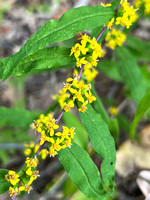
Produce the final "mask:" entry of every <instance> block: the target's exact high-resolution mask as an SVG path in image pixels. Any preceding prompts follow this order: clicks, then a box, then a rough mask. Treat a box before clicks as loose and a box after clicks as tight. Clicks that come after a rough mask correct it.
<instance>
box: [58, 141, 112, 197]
mask: <svg viewBox="0 0 150 200" xmlns="http://www.w3.org/2000/svg"><path fill="white" fill-rule="evenodd" d="M58 157H59V159H60V161H61V163H62V164H63V166H64V168H65V170H66V171H67V173H68V174H69V176H70V177H71V178H72V180H73V182H74V183H75V184H76V185H77V187H78V188H79V189H80V190H81V192H83V193H84V194H85V195H86V196H87V197H89V198H91V199H93V200H99V199H101V200H103V199H106V197H108V195H110V194H108V193H107V194H106V192H105V189H104V188H103V184H102V181H101V179H100V174H99V171H98V169H97V167H96V165H95V164H94V163H93V161H92V160H91V158H90V157H89V155H88V153H87V152H86V151H85V150H84V149H82V148H81V147H80V146H78V145H77V144H76V143H74V142H73V144H72V146H71V148H66V149H63V150H61V151H60V152H59V153H58Z"/></svg>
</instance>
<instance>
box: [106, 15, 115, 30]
mask: <svg viewBox="0 0 150 200" xmlns="http://www.w3.org/2000/svg"><path fill="white" fill-rule="evenodd" d="M114 20H115V18H114V17H113V18H112V19H111V20H110V21H109V22H108V23H106V26H107V27H108V28H109V29H111V27H112V25H113V23H114Z"/></svg>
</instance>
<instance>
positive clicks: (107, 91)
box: [0, 0, 150, 200]
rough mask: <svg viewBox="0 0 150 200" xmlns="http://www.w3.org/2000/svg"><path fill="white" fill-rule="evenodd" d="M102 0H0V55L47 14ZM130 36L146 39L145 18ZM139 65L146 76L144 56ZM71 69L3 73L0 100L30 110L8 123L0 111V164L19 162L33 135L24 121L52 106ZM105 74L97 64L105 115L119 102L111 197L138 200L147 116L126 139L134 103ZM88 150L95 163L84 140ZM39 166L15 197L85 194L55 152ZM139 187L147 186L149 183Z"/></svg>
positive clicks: (149, 163)
mask: <svg viewBox="0 0 150 200" xmlns="http://www.w3.org/2000/svg"><path fill="white" fill-rule="evenodd" d="M102 2H103V3H109V2H111V1H108V0H104V1H100V0H92V1H90V0H0V58H4V57H8V56H11V55H12V54H15V53H17V52H18V51H19V50H20V48H21V47H22V46H23V45H24V44H25V42H26V41H27V40H28V39H29V38H30V37H31V36H32V35H33V34H34V33H35V32H36V31H37V30H38V29H39V28H40V27H41V26H43V25H44V24H45V23H46V22H47V21H49V20H50V19H56V20H58V19H59V18H60V17H61V16H62V14H63V13H65V12H66V11H67V10H69V9H71V8H76V7H79V6H86V5H89V6H95V5H100V3H102ZM130 2H131V1H130ZM88 34H90V32H88ZM132 36H135V37H137V38H140V39H142V40H144V41H149V40H150V20H149V19H148V18H146V19H145V18H141V20H140V21H139V22H138V24H137V25H136V26H135V27H134V29H133V31H132ZM78 37H79V35H77V36H76V37H75V38H73V39H70V40H67V41H65V42H61V43H59V45H62V46H66V47H70V48H71V47H72V46H73V45H74V43H75V42H76V39H77V38H78ZM111 55H112V52H111V51H110V50H109V49H107V54H106V57H107V58H109V57H111ZM142 69H143V76H146V77H147V80H150V73H149V72H150V62H149V63H148V64H147V65H146V67H144V68H142ZM72 72H73V69H72V68H65V67H64V68H63V69H61V70H57V71H50V70H45V71H44V70H43V71H42V72H40V73H39V74H38V73H34V74H29V75H26V76H21V77H15V78H9V79H8V80H6V81H5V82H4V83H2V84H0V106H2V107H8V108H19V109H27V110H29V111H30V112H32V115H31V116H30V117H29V116H28V113H26V114H27V115H26V116H24V115H20V117H27V118H28V119H24V120H25V123H24V124H25V126H24V125H22V124H21V123H20V124H19V125H16V126H12V125H11V123H10V121H11V118H12V119H14V118H15V116H14V115H13V113H10V114H9V115H10V116H9V117H10V121H8V120H7V119H1V117H0V119H1V122H0V168H7V169H12V170H15V171H17V170H18V169H20V168H21V166H22V165H23V163H24V161H25V156H24V142H30V141H35V140H36V136H35V135H34V130H32V129H30V122H31V123H32V120H33V119H35V118H37V116H38V115H39V114H40V113H42V112H46V111H47V110H53V108H52V109H51V107H50V106H52V105H54V106H55V102H54V100H53V98H52V96H53V95H54V94H57V93H58V91H59V90H60V89H61V88H62V87H63V82H65V80H66V78H67V77H69V76H71V74H72ZM110 77H111V76H108V75H107V73H105V71H101V70H100V73H99V74H98V76H97V78H96V81H95V88H96V91H97V93H98V95H99V96H100V97H101V99H102V102H103V104H104V106H105V108H106V110H107V111H108V114H109V115H110V117H111V114H110V113H109V108H110V107H111V106H115V107H117V108H119V109H118V110H119V114H118V118H117V119H118V123H119V139H118V140H117V142H116V148H117V164H116V177H115V178H116V184H117V190H116V191H115V194H114V198H113V199H118V200H144V199H145V196H144V193H142V191H141V190H140V188H139V186H138V184H137V177H138V173H139V172H140V171H141V170H144V169H146V170H150V156H149V155H150V122H149V120H147V118H143V119H142V121H141V122H140V124H139V126H138V132H139V138H138V139H139V141H140V142H139V143H137V142H135V143H134V144H133V143H131V142H130V141H129V126H130V122H131V121H132V119H133V117H134V114H135V110H136V106H137V105H136V104H135V103H134V101H133V100H131V99H128V98H126V96H125V94H124V93H125V91H126V88H125V87H124V84H123V83H122V82H119V81H116V80H114V79H113V78H110ZM139 81H140V80H139ZM126 93H127V92H126ZM56 111H58V110H56ZM7 114H8V113H6V115H7ZM75 114H76V112H75ZM56 115H58V114H56ZM64 122H65V118H64ZM62 123H63V122H62ZM78 123H80V122H78ZM79 126H81V124H80V125H79ZM84 131H85V130H84ZM85 140H86V139H85ZM88 152H89V153H90V154H91V157H92V159H93V160H94V162H95V163H96V164H97V165H98V163H99V158H98V157H97V155H96V154H95V153H94V150H93V149H92V148H91V146H90V144H88ZM135 155H136V156H135ZM39 170H40V178H38V179H37V180H36V181H35V182H34V184H33V188H34V189H33V190H32V191H31V193H30V194H24V195H23V196H22V197H20V199H22V200H28V199H29V200H34V199H36V200H37V199H38V200H49V199H50V200H60V199H62V200H63V199H66V200H88V198H86V197H85V196H84V195H82V194H81V193H80V192H79V191H78V190H77V188H76V186H75V185H74V184H73V183H72V181H71V179H70V178H69V177H68V176H67V174H66V173H65V172H64V170H63V167H62V166H61V164H60V162H59V160H58V159H57V158H46V159H45V160H42V161H41V162H40V165H39ZM145 187H146V189H147V191H148V192H150V184H148V185H147V186H145ZM0 199H2V200H9V199H10V198H9V194H8V193H5V194H3V195H0ZM18 199H19V197H18Z"/></svg>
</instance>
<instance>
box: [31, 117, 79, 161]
mask: <svg viewBox="0 0 150 200" xmlns="http://www.w3.org/2000/svg"><path fill="white" fill-rule="evenodd" d="M34 124H35V129H36V130H37V131H38V132H39V133H41V141H40V145H43V144H44V143H45V142H46V141H47V142H49V151H47V150H46V149H45V150H44V151H45V152H44V153H46V154H49V155H50V156H52V157H54V156H55V155H56V154H57V152H58V151H60V150H61V149H64V148H66V147H70V146H71V140H72V139H73V138H74V134H75V133H74V129H75V128H73V127H72V128H70V129H69V128H68V127H66V126H63V127H62V128H63V131H62V132H56V133H55V130H56V129H58V128H59V125H57V124H56V120H55V119H54V118H53V117H52V114H49V115H47V116H45V115H43V114H42V115H41V116H40V118H39V119H38V120H37V121H35V122H34Z"/></svg>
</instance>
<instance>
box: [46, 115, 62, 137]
mask: <svg viewBox="0 0 150 200" xmlns="http://www.w3.org/2000/svg"><path fill="white" fill-rule="evenodd" d="M55 122H56V120H55V119H54V118H51V119H50V120H49V122H48V123H47V128H48V131H49V132H50V136H53V135H54V130H55V129H58V128H59V125H57V124H55Z"/></svg>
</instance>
